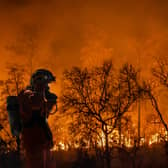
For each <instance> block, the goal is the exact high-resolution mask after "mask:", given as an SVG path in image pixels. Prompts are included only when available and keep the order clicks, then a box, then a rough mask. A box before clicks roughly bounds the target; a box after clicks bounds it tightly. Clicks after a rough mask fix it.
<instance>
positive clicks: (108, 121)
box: [61, 61, 141, 167]
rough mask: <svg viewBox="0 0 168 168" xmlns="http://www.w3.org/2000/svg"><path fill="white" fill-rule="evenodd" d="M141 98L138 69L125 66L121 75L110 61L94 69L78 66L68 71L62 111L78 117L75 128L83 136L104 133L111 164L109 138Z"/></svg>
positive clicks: (63, 91) (65, 77) (106, 150)
mask: <svg viewBox="0 0 168 168" xmlns="http://www.w3.org/2000/svg"><path fill="white" fill-rule="evenodd" d="M140 96H141V90H140V87H139V84H138V81H137V70H135V68H134V67H133V66H132V65H128V64H125V65H123V67H122V68H121V69H120V71H119V72H117V71H116V70H115V69H114V68H113V65H112V63H111V61H109V62H105V63H104V64H103V65H102V66H100V67H95V68H93V69H91V70H88V69H87V68H85V69H81V68H78V67H74V68H72V69H71V70H69V71H65V72H64V80H63V89H62V97H61V102H62V110H63V111H64V112H66V113H70V114H72V115H75V116H74V118H75V119H76V122H77V123H76V125H75V126H76V127H74V129H75V128H76V129H78V131H79V132H80V134H81V133H83V130H84V131H85V133H86V130H87V134H88V135H90V134H92V136H93V135H95V134H96V135H97V134H99V135H102V134H103V136H104V137H105V157H106V160H107V164H110V163H109V162H110V161H109V160H110V159H109V157H110V151H109V135H110V134H111V133H112V132H113V130H114V129H116V128H117V126H118V123H119V121H120V119H121V118H123V116H124V114H125V113H126V112H128V110H129V109H130V107H131V106H132V105H133V103H134V102H135V101H136V100H137V99H138V98H139V97H140ZM77 125H78V127H77ZM100 137H102V136H100ZM85 138H86V136H85ZM108 167H109V165H108Z"/></svg>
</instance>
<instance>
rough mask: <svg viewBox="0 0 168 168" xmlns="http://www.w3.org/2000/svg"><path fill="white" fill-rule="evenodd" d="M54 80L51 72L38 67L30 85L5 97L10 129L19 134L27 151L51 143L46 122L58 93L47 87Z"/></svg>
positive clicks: (49, 145) (45, 146)
mask: <svg viewBox="0 0 168 168" xmlns="http://www.w3.org/2000/svg"><path fill="white" fill-rule="evenodd" d="M53 81H55V77H54V76H53V74H52V73H51V72H50V71H48V70H46V69H38V70H36V71H35V72H34V73H33V74H32V76H31V79H30V86H28V87H27V88H26V89H25V90H22V91H21V92H20V93H19V95H18V96H9V97H8V98H7V111H8V116H9V121H10V127H11V132H12V134H13V135H14V136H19V134H21V139H22V142H23V146H24V147H25V149H26V151H31V150H35V149H37V150H39V148H51V147H52V146H53V137H52V132H51V130H50V128H49V125H48V122H47V118H48V116H49V115H50V112H51V110H52V108H53V106H54V105H56V104H57V96H56V95H55V94H54V93H51V92H50V90H49V87H48V84H49V83H51V82H53Z"/></svg>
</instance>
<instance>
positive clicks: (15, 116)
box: [7, 96, 22, 137]
mask: <svg viewBox="0 0 168 168" xmlns="http://www.w3.org/2000/svg"><path fill="white" fill-rule="evenodd" d="M7 112H8V118H9V124H10V130H11V133H12V135H13V136H16V137H18V136H19V134H20V133H21V131H22V125H21V118H20V112H19V102H18V97H17V96H8V97H7Z"/></svg>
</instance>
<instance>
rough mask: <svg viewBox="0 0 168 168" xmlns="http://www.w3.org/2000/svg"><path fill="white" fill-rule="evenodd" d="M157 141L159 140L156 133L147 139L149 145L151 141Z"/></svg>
mask: <svg viewBox="0 0 168 168" xmlns="http://www.w3.org/2000/svg"><path fill="white" fill-rule="evenodd" d="M158 142H160V138H159V134H158V133H156V134H154V135H152V136H151V138H150V139H149V145H152V144H153V143H158Z"/></svg>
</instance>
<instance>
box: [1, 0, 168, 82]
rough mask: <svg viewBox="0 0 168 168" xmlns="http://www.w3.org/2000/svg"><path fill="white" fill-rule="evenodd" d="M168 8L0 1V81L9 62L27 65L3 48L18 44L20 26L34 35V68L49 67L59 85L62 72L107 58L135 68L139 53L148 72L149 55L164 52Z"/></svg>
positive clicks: (149, 2) (144, 0)
mask: <svg viewBox="0 0 168 168" xmlns="http://www.w3.org/2000/svg"><path fill="white" fill-rule="evenodd" d="M167 9H168V2H166V1H164V0H162V1H160V0H157V1H156V0H139V1H138V0H136V1H133V0H128V1H125V0H118V1H110V0H106V1H100V0H92V1H89V0H71V1H70V0H69V1H68V0H59V1H58V0H0V22H1V24H0V25H1V27H0V37H1V38H0V54H1V62H0V71H1V78H4V77H5V71H4V68H5V66H6V63H7V62H21V61H22V62H23V63H25V62H26V60H27V59H26V55H24V54H23V55H14V54H13V53H11V52H9V51H7V50H6V49H5V47H6V46H7V45H9V44H15V43H17V39H18V38H20V36H22V31H23V26H24V25H29V26H32V25H33V27H35V28H37V32H38V36H37V38H36V42H37V45H38V49H37V51H35V58H34V69H35V68H37V67H48V68H50V69H51V70H53V71H54V73H55V74H56V75H57V76H58V83H59V80H60V74H61V72H62V70H63V69H65V68H69V67H71V66H73V65H88V64H89V65H90V64H95V63H98V62H100V61H101V60H103V59H104V58H106V57H107V58H111V57H112V59H113V60H114V63H115V64H116V65H119V64H121V63H123V62H127V61H129V62H131V63H134V64H137V61H138V56H137V53H140V55H141V66H142V69H143V71H145V72H146V71H149V67H150V66H149V64H151V62H152V61H151V59H152V57H153V55H157V54H158V53H159V54H160V52H161V49H162V48H164V50H162V51H164V52H163V54H165V50H167V46H166V45H165V44H167V43H166V42H167V39H168V30H167V27H168V23H167V18H168V12H167ZM15 41H16V42H15ZM137 51H138V52H137ZM92 60H93V61H92Z"/></svg>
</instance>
